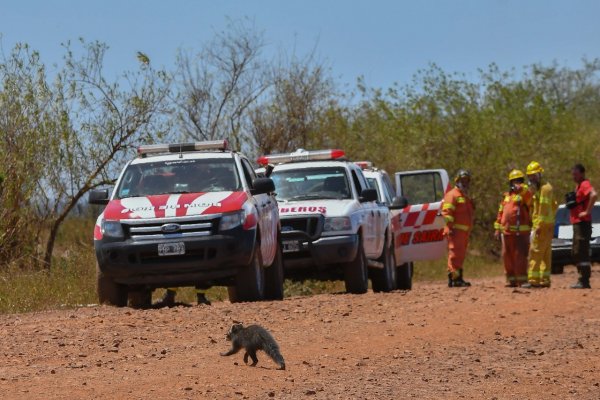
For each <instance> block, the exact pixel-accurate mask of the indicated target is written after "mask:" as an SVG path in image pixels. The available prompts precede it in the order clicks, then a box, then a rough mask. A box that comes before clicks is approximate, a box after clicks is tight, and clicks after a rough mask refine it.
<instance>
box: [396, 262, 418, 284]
mask: <svg viewBox="0 0 600 400" xmlns="http://www.w3.org/2000/svg"><path fill="white" fill-rule="evenodd" d="M413 268H414V266H413V263H412V262H407V263H404V264H402V265H401V266H399V267H398V268H397V270H396V276H397V280H398V289H400V290H411V289H412V278H413Z"/></svg>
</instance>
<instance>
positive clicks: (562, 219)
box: [556, 206, 600, 225]
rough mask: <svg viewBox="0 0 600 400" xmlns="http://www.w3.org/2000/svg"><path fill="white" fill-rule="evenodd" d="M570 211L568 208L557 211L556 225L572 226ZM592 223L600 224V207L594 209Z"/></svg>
mask: <svg viewBox="0 0 600 400" xmlns="http://www.w3.org/2000/svg"><path fill="white" fill-rule="evenodd" d="M569 214H570V213H569V210H568V209H566V208H559V209H558V211H556V223H557V224H558V225H570V224H571V221H570V220H569ZM592 222H593V223H600V206H594V208H592Z"/></svg>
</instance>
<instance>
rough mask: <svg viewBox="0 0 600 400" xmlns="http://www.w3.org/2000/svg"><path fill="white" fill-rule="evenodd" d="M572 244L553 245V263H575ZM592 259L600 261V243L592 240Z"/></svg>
mask: <svg viewBox="0 0 600 400" xmlns="http://www.w3.org/2000/svg"><path fill="white" fill-rule="evenodd" d="M571 249H572V245H570V244H565V245H552V264H553V265H557V266H558V265H570V264H573V257H572V253H571ZM590 252H591V261H592V262H600V244H599V243H597V242H595V241H592V242H591V243H590Z"/></svg>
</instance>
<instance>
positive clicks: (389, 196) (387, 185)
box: [382, 174, 396, 204]
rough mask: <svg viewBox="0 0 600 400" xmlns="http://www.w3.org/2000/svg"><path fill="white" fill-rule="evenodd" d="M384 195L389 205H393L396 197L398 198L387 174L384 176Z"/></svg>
mask: <svg viewBox="0 0 600 400" xmlns="http://www.w3.org/2000/svg"><path fill="white" fill-rule="evenodd" d="M382 181H383V188H384V189H383V193H384V194H385V201H386V202H387V203H388V204H392V202H393V201H394V197H395V196H396V192H395V191H394V186H393V185H392V181H391V180H390V177H389V176H388V175H387V174H384V175H383V178H382Z"/></svg>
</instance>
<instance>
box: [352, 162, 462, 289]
mask: <svg viewBox="0 0 600 400" xmlns="http://www.w3.org/2000/svg"><path fill="white" fill-rule="evenodd" d="M356 164H357V165H358V166H360V167H361V168H362V169H363V173H364V176H365V178H366V179H367V182H368V183H369V185H370V187H372V188H374V189H376V190H377V194H378V198H379V201H380V202H381V203H383V204H385V205H386V206H388V207H390V226H391V232H392V238H393V239H392V240H393V248H394V252H393V257H394V265H396V266H397V270H396V276H397V287H398V289H404V290H407V289H411V288H412V277H413V261H423V260H438V259H441V258H443V257H444V256H445V254H446V240H445V238H444V236H443V231H444V225H445V223H444V219H443V217H442V216H441V213H440V211H441V203H442V199H443V198H444V194H445V193H446V191H447V190H448V189H449V188H450V186H449V179H448V173H447V172H446V171H445V170H443V169H435V170H422V171H406V172H396V173H395V174H394V176H395V180H396V189H394V186H393V185H392V181H391V179H390V177H389V175H388V174H387V172H385V171H384V170H381V169H377V168H374V167H373V164H372V163H371V162H369V161H359V162H357V163H356Z"/></svg>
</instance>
